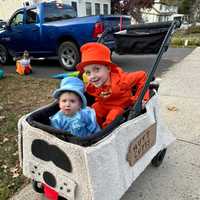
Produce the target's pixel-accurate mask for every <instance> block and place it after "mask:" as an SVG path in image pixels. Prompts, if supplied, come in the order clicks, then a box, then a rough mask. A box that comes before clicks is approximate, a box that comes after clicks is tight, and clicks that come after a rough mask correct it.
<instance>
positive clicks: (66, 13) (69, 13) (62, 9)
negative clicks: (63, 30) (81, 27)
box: [44, 3, 76, 22]
mask: <svg viewBox="0 0 200 200" xmlns="http://www.w3.org/2000/svg"><path fill="white" fill-rule="evenodd" d="M74 17H76V11H75V10H74V9H73V7H71V6H69V5H65V4H61V3H55V4H48V3H47V4H46V5H45V7H44V21H45V22H52V21H57V20H62V19H71V18H74Z"/></svg>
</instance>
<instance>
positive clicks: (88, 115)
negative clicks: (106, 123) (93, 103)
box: [82, 107, 101, 135]
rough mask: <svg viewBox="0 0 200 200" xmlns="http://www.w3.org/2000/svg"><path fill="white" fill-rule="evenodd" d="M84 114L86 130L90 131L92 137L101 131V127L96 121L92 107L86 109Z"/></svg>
mask: <svg viewBox="0 0 200 200" xmlns="http://www.w3.org/2000/svg"><path fill="white" fill-rule="evenodd" d="M82 111H83V112H82V114H83V115H84V116H83V117H84V119H85V120H84V121H85V123H86V128H87V130H88V131H89V133H90V135H93V134H95V133H97V132H99V131H101V129H100V126H99V125H98V123H97V121H96V114H95V111H94V109H92V108H90V107H86V108H85V109H83V110H82Z"/></svg>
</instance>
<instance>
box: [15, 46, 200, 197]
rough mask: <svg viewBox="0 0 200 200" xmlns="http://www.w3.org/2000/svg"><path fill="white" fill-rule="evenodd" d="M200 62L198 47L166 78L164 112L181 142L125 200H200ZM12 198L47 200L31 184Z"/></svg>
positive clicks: (164, 81) (136, 185)
mask: <svg viewBox="0 0 200 200" xmlns="http://www.w3.org/2000/svg"><path fill="white" fill-rule="evenodd" d="M199 63H200V48H196V49H195V50H194V51H193V52H192V53H191V54H190V55H189V56H187V57H186V58H185V59H183V60H182V61H181V62H180V63H178V64H176V65H174V66H173V67H172V68H170V71H168V72H167V73H166V74H164V75H163V76H162V81H161V84H160V85H161V86H160V90H159V94H160V97H161V112H162V114H163V117H164V120H165V121H166V123H167V125H168V127H169V129H170V130H171V131H172V132H173V133H174V134H175V135H176V137H177V141H176V142H175V143H174V144H173V145H171V146H170V147H169V148H168V151H167V154H166V157H165V159H164V161H163V164H162V165H161V166H160V167H159V168H154V167H152V166H149V167H148V168H147V169H146V170H145V171H144V172H143V173H142V175H141V176H140V177H139V178H138V179H137V180H136V181H135V182H134V183H133V185H132V186H131V187H130V189H129V190H128V191H127V192H126V194H125V195H124V196H123V197H122V199H121V200H133V199H134V200H200V156H199V155H200V100H199V99H200V64H199ZM11 199H12V200H26V199H27V200H36V199H38V200H39V199H44V198H43V197H41V196H40V195H38V194H35V193H34V192H33V190H32V189H31V186H30V185H28V186H27V187H26V188H24V189H23V190H22V191H21V192H20V193H19V194H17V195H16V196H14V197H13V198H11ZM83 200H84V199H83ZM102 200H106V199H102Z"/></svg>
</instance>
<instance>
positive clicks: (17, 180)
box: [0, 74, 58, 200]
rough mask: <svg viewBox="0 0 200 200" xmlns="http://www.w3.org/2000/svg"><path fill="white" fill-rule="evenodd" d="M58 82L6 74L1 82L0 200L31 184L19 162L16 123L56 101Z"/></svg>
mask: <svg viewBox="0 0 200 200" xmlns="http://www.w3.org/2000/svg"><path fill="white" fill-rule="evenodd" d="M57 84H58V81H57V80H53V79H38V78H31V77H29V76H19V75H14V74H7V75H6V77H5V78H3V79H0V99H1V100H0V127H1V129H0V180H1V181H0V200H6V199H8V198H9V197H11V196H12V195H13V194H14V193H15V192H16V191H18V190H19V189H20V188H22V187H24V185H26V184H27V183H28V182H29V180H28V179H27V178H25V177H24V176H23V175H22V172H21V168H20V166H19V159H18V146H17V122H18V120H19V118H20V117H21V116H23V115H24V114H27V113H29V112H31V111H32V110H34V109H36V108H39V107H41V106H43V105H46V104H48V103H50V102H52V101H53V99H52V97H51V94H52V92H53V90H54V89H55V88H56V87H57Z"/></svg>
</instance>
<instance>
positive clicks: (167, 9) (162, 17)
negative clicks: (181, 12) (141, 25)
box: [142, 0, 178, 23]
mask: <svg viewBox="0 0 200 200" xmlns="http://www.w3.org/2000/svg"><path fill="white" fill-rule="evenodd" d="M177 13H178V6H176V5H168V4H166V3H162V2H160V0H155V1H154V5H153V7H152V8H151V9H143V10H142V18H143V20H144V22H145V23H146V22H165V21H170V20H173V16H175V15H176V14H177Z"/></svg>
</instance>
